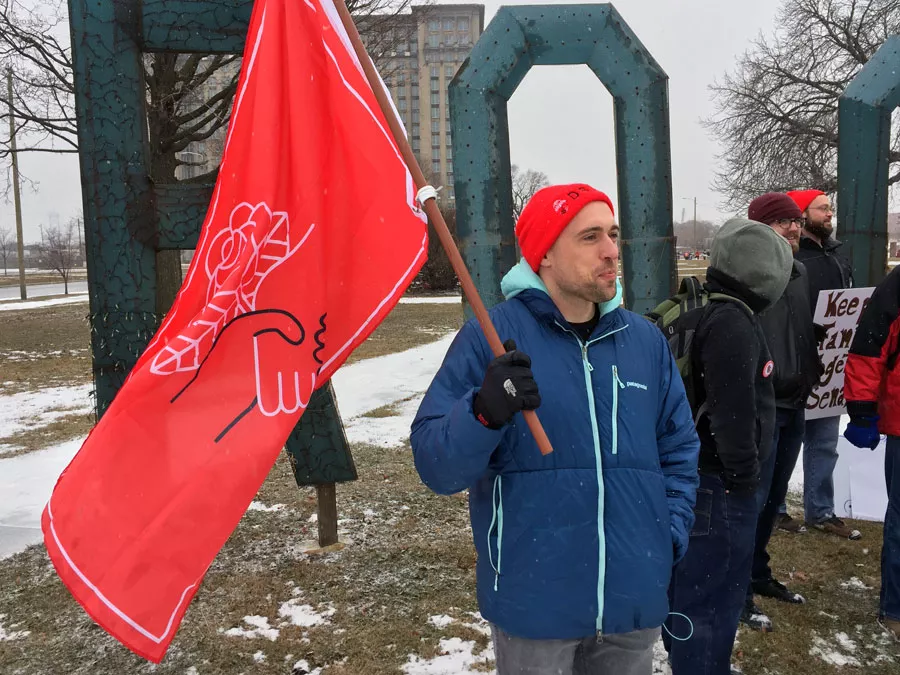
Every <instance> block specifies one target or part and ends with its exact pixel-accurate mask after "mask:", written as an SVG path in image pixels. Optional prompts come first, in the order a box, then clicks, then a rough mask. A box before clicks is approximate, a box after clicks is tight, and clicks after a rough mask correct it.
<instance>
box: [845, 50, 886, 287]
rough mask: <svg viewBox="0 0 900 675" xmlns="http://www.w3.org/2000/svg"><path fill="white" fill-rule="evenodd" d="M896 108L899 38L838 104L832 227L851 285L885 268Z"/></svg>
mask: <svg viewBox="0 0 900 675" xmlns="http://www.w3.org/2000/svg"><path fill="white" fill-rule="evenodd" d="M898 106H900V35H895V36H893V37H891V38H889V39H888V40H887V41H886V42H885V43H884V44H883V45H882V46H881V47H880V48H879V50H878V51H877V52H875V54H874V55H873V56H872V58H871V59H869V61H868V62H867V63H866V65H865V66H863V67H862V69H861V70H860V71H859V73H857V75H856V77H854V78H853V81H852V82H850V84H849V85H847V88H846V89H845V90H844V93H843V94H841V98H840V101H839V102H838V139H839V140H838V200H837V206H838V227H839V228H840V238H841V239H842V240H843V241H844V242H845V243H846V244H848V248H849V249H850V256H851V260H852V263H853V273H854V277H855V279H856V283H857V285H860V286H874V285H875V284H877V283H878V282H879V281H881V279H882V278H883V277H884V274H885V270H886V269H887V215H888V171H889V167H890V151H891V113H892V112H893V110H894V109H895V108H897V107H898Z"/></svg>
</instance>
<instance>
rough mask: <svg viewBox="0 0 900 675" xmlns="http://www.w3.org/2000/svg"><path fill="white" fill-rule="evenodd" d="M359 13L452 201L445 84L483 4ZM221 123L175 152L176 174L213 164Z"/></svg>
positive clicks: (433, 174)
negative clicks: (203, 137)
mask: <svg viewBox="0 0 900 675" xmlns="http://www.w3.org/2000/svg"><path fill="white" fill-rule="evenodd" d="M356 21H357V26H358V27H359V31H360V34H361V35H362V37H363V41H364V42H365V43H366V48H367V49H368V51H369V55H370V56H371V57H372V60H373V61H374V62H375V65H376V66H377V68H378V70H379V72H380V73H381V77H382V78H383V79H384V82H385V84H386V85H387V87H388V89H389V90H390V92H391V97H392V98H393V100H394V107H395V108H396V109H397V111H398V112H399V114H400V118H401V120H402V121H403V125H404V126H405V127H406V131H407V133H408V134H409V140H410V144H411V145H412V149H413V151H414V152H415V154H416V157H417V158H418V159H419V164H420V165H421V167H422V171H423V172H424V173H425V176H426V178H428V179H429V180H430V181H431V182H432V184H433V185H434V186H435V187H437V186H441V185H443V186H444V189H443V190H441V192H440V193H438V194H439V201H440V202H441V203H442V204H443V205H445V206H449V207H452V206H454V205H455V202H456V196H455V195H454V192H453V152H452V150H451V148H450V104H449V101H448V97H447V89H448V87H449V86H450V80H452V79H453V77H454V76H455V75H456V71H457V70H459V67H460V66H461V65H462V63H463V61H465V60H466V58H467V57H468V56H469V52H470V51H472V46H473V45H474V44H475V42H476V41H477V40H478V38H479V37H480V36H481V33H482V31H483V30H484V5H438V4H428V5H422V6H413V7H412V11H411V12H410V13H408V14H374V15H370V16H367V17H362V18H357V19H356ZM238 68H240V62H234V63H232V64H231V65H230V66H229V67H227V68H221V69H219V70H218V71H216V72H215V73H214V74H213V75H212V77H210V79H209V80H208V81H207V82H206V83H205V85H204V87H203V88H202V90H200V91H198V92H197V99H198V101H203V100H208V99H209V98H210V97H212V96H213V95H215V93H217V92H218V91H220V90H221V89H222V88H223V87H224V86H226V85H227V83H228V81H229V80H230V79H231V77H232V76H233V75H234V74H235V73H236V72H237V69H238ZM226 130H227V129H226V125H223V126H222V127H221V128H220V129H218V130H217V131H216V133H215V134H213V135H212V136H211V137H210V138H209V139H207V140H204V141H198V142H195V143H191V144H190V145H189V146H188V147H187V148H186V149H185V150H184V151H183V152H182V153H180V156H181V158H182V159H183V160H184V161H187V162H190V165H185V166H180V167H179V168H178V169H177V170H176V177H177V178H178V179H179V180H188V179H191V178H196V177H197V176H199V175H202V174H204V173H206V172H208V171H212V170H213V169H215V167H216V166H218V164H219V160H220V159H221V156H222V150H223V148H224V145H225V135H226Z"/></svg>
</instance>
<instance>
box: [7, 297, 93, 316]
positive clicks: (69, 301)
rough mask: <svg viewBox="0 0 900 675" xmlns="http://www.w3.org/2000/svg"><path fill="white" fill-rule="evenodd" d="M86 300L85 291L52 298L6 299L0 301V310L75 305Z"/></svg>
mask: <svg viewBox="0 0 900 675" xmlns="http://www.w3.org/2000/svg"><path fill="white" fill-rule="evenodd" d="M87 301H88V294H87V293H75V294H72V295H70V296H68V297H66V298H56V299H54V300H30V301H29V300H26V301H25V302H21V301H19V300H7V301H3V302H0V312H8V311H11V310H24V309H43V308H44V307H55V306H57V305H75V304H78V303H80V302H87Z"/></svg>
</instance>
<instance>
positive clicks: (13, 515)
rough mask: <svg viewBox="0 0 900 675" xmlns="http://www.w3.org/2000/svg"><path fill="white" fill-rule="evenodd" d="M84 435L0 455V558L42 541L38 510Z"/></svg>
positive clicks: (41, 507) (76, 450)
mask: <svg viewBox="0 0 900 675" xmlns="http://www.w3.org/2000/svg"><path fill="white" fill-rule="evenodd" d="M83 442H84V439H79V440H75V441H69V442H68V443H63V444H62V445H57V446H55V447H52V448H47V449H46V450H38V451H37V452H30V453H28V454H27V455H21V456H19V457H7V458H6V459H0V495H3V499H0V559H3V558H6V557H7V556H11V555H13V554H15V553H18V552H19V551H23V550H24V549H25V548H27V547H28V546H31V545H32V544H37V543H39V542H40V541H42V536H41V512H42V511H43V510H44V505H45V504H46V503H47V500H48V499H49V498H50V493H51V492H52V491H53V486H54V485H55V484H56V479H57V477H58V476H59V474H60V472H61V471H62V470H63V469H64V468H66V466H68V464H69V462H70V461H71V460H72V458H73V457H74V456H75V453H76V452H78V449H79V448H80V447H81V444H82V443H83Z"/></svg>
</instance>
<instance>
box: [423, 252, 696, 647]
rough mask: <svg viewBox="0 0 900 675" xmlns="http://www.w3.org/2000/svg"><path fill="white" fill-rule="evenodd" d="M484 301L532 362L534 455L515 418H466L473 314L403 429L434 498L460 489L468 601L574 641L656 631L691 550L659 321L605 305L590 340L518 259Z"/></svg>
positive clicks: (684, 457) (493, 617) (536, 631)
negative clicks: (677, 567) (468, 549)
mask: <svg viewBox="0 0 900 675" xmlns="http://www.w3.org/2000/svg"><path fill="white" fill-rule="evenodd" d="M502 289H503V293H504V295H505V296H506V298H507V301H506V302H503V303H501V304H499V305H497V306H496V307H494V308H493V309H492V310H491V318H492V319H493V321H494V325H495V326H496V327H497V331H498V333H499V334H500V338H501V339H502V340H505V339H508V338H513V339H515V341H516V344H517V346H518V348H519V349H520V350H522V351H524V352H525V353H527V354H529V355H530V356H531V358H532V370H533V371H534V375H535V379H536V381H537V384H538V387H539V389H540V391H541V399H542V401H543V402H542V404H541V407H540V408H539V409H538V415H539V417H540V420H541V422H542V423H543V426H544V429H546V431H547V435H548V436H549V438H550V441H551V443H552V444H553V449H554V451H553V453H551V454H550V455H547V456H546V457H544V456H542V455H541V453H540V451H539V450H538V448H537V445H536V444H535V442H534V439H533V437H532V436H531V433H530V432H529V430H528V426H527V424H526V423H525V420H524V418H523V417H522V415H521V414H518V415H516V417H515V418H514V420H513V422H512V423H510V424H508V425H506V426H505V427H504V428H502V429H500V430H492V429H488V428H487V427H484V426H483V425H482V424H480V423H479V422H478V420H476V419H475V417H474V415H473V414H472V397H473V396H474V395H475V393H476V392H477V391H478V389H479V387H480V386H481V383H482V381H483V379H484V374H485V370H486V368H487V366H488V364H489V363H490V362H491V360H492V359H493V356H492V354H491V351H490V348H489V347H488V344H487V340H486V339H485V338H484V334H483V333H482V331H481V329H480V327H479V326H478V324H477V323H475V322H474V321H470V322H468V323H467V324H466V325H465V326H463V328H462V330H460V332H459V334H458V335H457V336H456V339H455V340H454V342H453V344H452V345H451V347H450V349H449V351H448V352H447V355H446V357H445V359H444V362H443V364H442V365H441V368H440V370H439V371H438V373H437V375H436V376H435V378H434V381H433V382H432V383H431V386H430V387H429V389H428V392H427V393H426V395H425V398H424V400H423V401H422V405H421V407H420V408H419V411H418V414H417V415H416V419H415V420H414V422H413V425H412V435H411V443H412V449H413V454H414V456H415V464H416V469H417V470H418V472H419V475H420V476H421V477H422V480H423V481H424V482H425V484H426V485H428V487H430V488H431V489H432V490H434V491H435V492H437V493H440V494H453V493H455V492H460V491H461V490H465V489H466V488H469V491H470V492H469V511H470V515H471V519H472V534H473V537H474V540H475V548H476V550H477V552H478V563H477V566H476V573H477V577H478V603H479V606H480V609H481V613H482V615H483V616H484V617H485V618H486V619H487V620H488V621H490V622H492V623H494V624H496V625H498V626H499V627H500V628H501V629H503V630H504V631H506V632H508V633H510V634H511V635H515V636H518V637H523V638H530V639H538V640H541V639H576V638H583V637H587V636H590V635H594V634H596V633H626V632H630V631H633V630H638V629H643V628H654V627H657V626H659V625H661V624H662V623H663V621H664V620H665V618H666V616H667V614H668V611H669V609H668V599H667V595H666V592H667V589H668V586H669V578H670V576H671V572H672V566H673V564H674V562H676V561H677V560H679V559H680V558H681V557H682V556H683V555H684V552H685V550H686V548H687V543H688V534H689V532H690V530H691V526H692V525H693V517H694V516H693V506H694V499H695V491H696V488H697V484H698V477H697V455H698V452H699V441H698V439H697V434H696V431H695V429H694V424H693V420H692V417H691V410H690V407H689V405H688V402H687V398H686V397H685V393H684V387H683V385H682V382H681V377H680V375H679V373H678V370H677V369H676V367H675V362H674V360H673V358H672V355H671V353H670V351H669V347H668V345H667V343H666V341H665V339H664V338H663V336H662V334H661V333H660V332H659V330H658V329H657V328H656V327H655V326H654V325H653V324H651V323H650V322H649V321H647V320H646V319H644V318H643V317H641V316H639V315H637V314H633V313H631V312H629V311H627V310H624V309H621V308H620V307H619V305H620V302H621V287H619V292H618V295H617V297H616V298H614V299H613V300H611V301H610V302H608V303H605V304H604V305H601V308H600V311H601V313H602V317H601V319H600V322H599V324H598V325H597V327H596V328H595V330H594V332H593V334H592V335H591V337H590V339H589V340H588V341H587V342H586V343H582V341H581V340H580V339H579V338H578V337H577V335H576V333H575V332H573V331H572V329H571V327H570V326H569V324H568V323H567V322H566V320H565V319H564V318H563V316H562V314H561V313H560V312H559V310H558V309H557V307H556V305H555V304H554V303H553V301H552V300H551V299H550V296H549V295H548V293H547V290H546V287H545V286H544V284H543V282H542V281H541V280H540V277H538V276H537V275H536V274H535V273H534V272H533V271H532V270H531V268H530V267H529V266H528V265H527V263H524V262H523V263H520V264H519V265H517V266H516V267H514V268H513V270H512V271H511V272H510V273H509V274H507V275H506V277H505V278H504V280H503V284H502Z"/></svg>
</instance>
